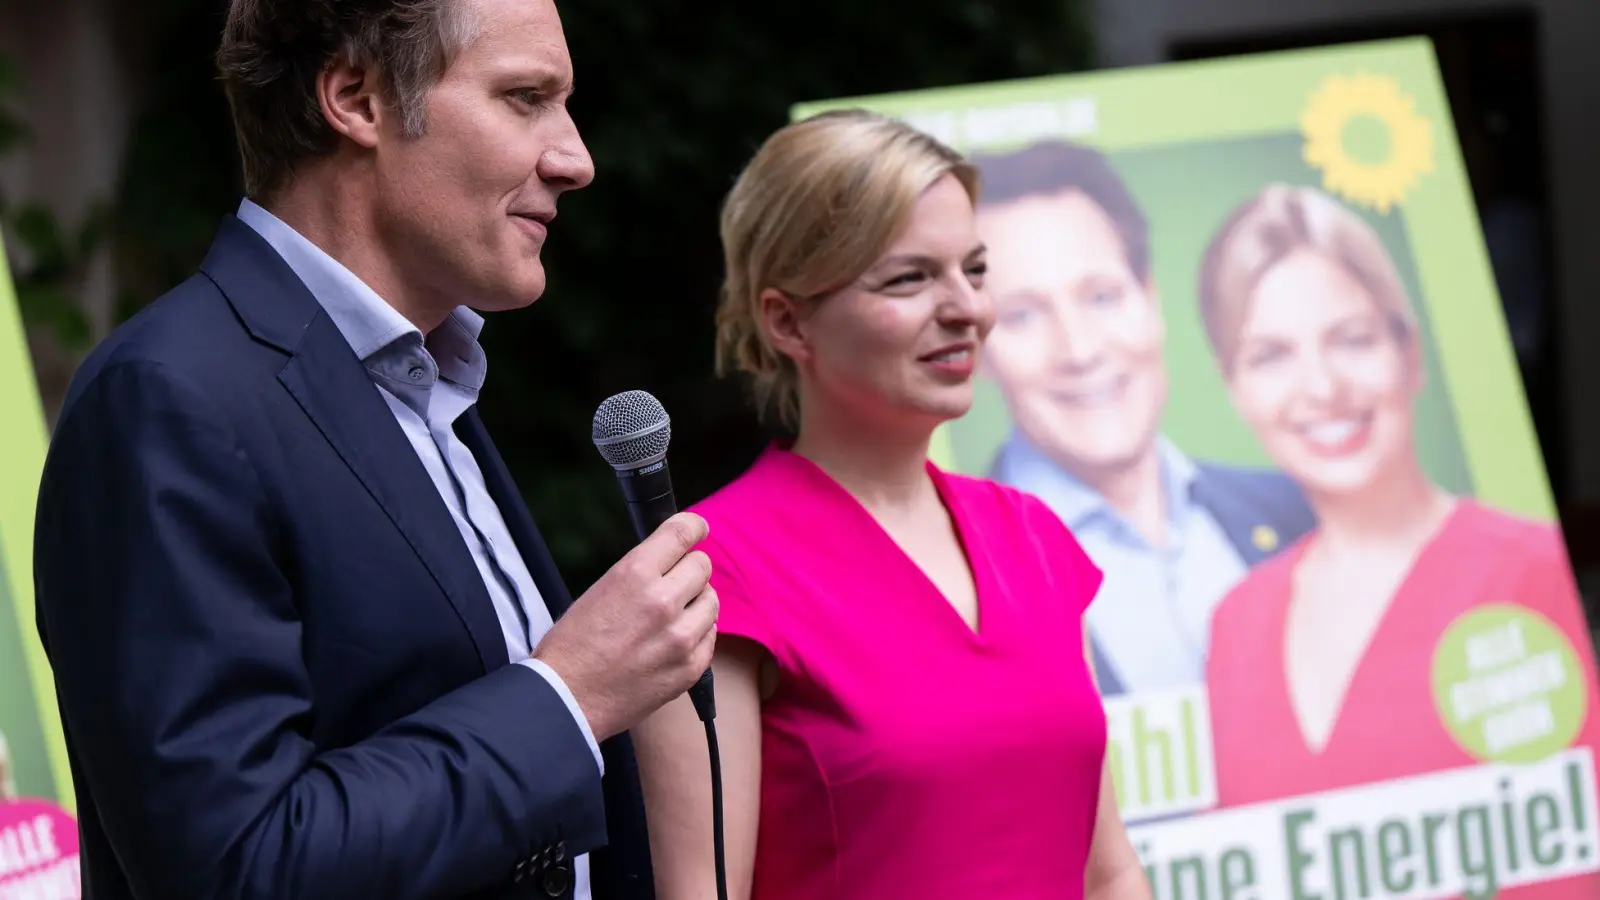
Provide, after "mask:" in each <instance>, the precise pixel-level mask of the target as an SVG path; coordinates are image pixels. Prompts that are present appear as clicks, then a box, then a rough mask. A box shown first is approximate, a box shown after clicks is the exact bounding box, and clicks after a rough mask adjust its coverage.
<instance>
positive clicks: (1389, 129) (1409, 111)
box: [1300, 73, 1434, 213]
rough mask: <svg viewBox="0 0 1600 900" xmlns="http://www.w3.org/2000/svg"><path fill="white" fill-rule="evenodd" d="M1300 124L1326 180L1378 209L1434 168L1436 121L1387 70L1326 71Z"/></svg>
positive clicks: (1310, 158)
mask: <svg viewBox="0 0 1600 900" xmlns="http://www.w3.org/2000/svg"><path fill="white" fill-rule="evenodd" d="M1300 132H1301V134H1303V135H1304V136H1305V149H1304V151H1303V155H1304V157H1305V161H1306V163H1307V164H1308V165H1310V166H1312V167H1313V168H1317V169H1321V170H1322V186H1323V188H1325V189H1326V190H1328V191H1331V192H1333V193H1336V194H1339V195H1341V196H1343V197H1344V198H1345V199H1347V200H1350V201H1351V202H1354V203H1359V204H1362V205H1365V206H1370V207H1374V208H1376V209H1377V211H1378V212H1380V213H1387V212H1388V211H1389V208H1390V207H1392V206H1394V205H1395V204H1397V203H1399V202H1400V201H1401V200H1403V199H1405V195H1406V192H1407V191H1409V190H1411V189H1412V188H1414V187H1416V185H1417V182H1418V181H1419V180H1421V178H1422V176H1423V175H1426V174H1428V173H1430V172H1432V171H1433V151H1434V144H1433V127H1432V125H1431V124H1430V123H1429V122H1428V120H1427V119H1425V118H1423V117H1422V115H1420V114H1419V113H1418V112H1417V109H1416V103H1415V101H1413V100H1412V98H1411V97H1409V96H1407V95H1406V94H1405V93H1404V92H1402V91H1401V90H1400V85H1399V84H1398V83H1396V82H1395V80H1394V79H1393V78H1391V77H1388V76H1385V75H1371V74H1366V73H1359V74H1356V75H1332V76H1329V77H1328V78H1327V79H1326V80H1324V81H1323V82H1322V84H1321V85H1320V86H1319V87H1318V88H1317V91H1316V93H1314V94H1312V95H1311V100H1310V102H1309V103H1307V104H1306V109H1305V112H1304V113H1302V114H1301V116H1300Z"/></svg>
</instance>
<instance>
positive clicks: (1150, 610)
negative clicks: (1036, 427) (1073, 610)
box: [1003, 437, 1247, 693]
mask: <svg viewBox="0 0 1600 900" xmlns="http://www.w3.org/2000/svg"><path fill="white" fill-rule="evenodd" d="M1157 452H1158V455H1159V460H1160V469H1161V485H1162V491H1163V492H1164V494H1165V499H1166V512H1167V521H1166V534H1165V539H1164V541H1163V542H1162V546H1160V547H1157V546H1154V545H1152V544H1151V543H1150V541H1149V540H1147V539H1146V538H1145V537H1144V536H1143V535H1142V534H1140V533H1139V531H1138V529H1136V528H1134V526H1133V525H1132V523H1130V522H1129V521H1128V519H1127V518H1126V517H1124V516H1123V515H1122V514H1121V513H1120V512H1118V511H1117V510H1116V509H1114V508H1113V507H1112V506H1111V504H1110V503H1109V502H1107V500H1106V499H1105V498H1104V497H1103V496H1101V495H1100V494H1099V492H1097V491H1096V490H1094V489H1093V488H1091V487H1089V486H1088V485H1087V484H1085V483H1084V482H1083V481H1081V480H1079V479H1078V478H1076V477H1074V476H1073V475H1072V474H1070V473H1069V472H1067V471H1066V470H1065V469H1063V468H1061V467H1060V466H1058V465H1056V464H1055V463H1054V462H1053V461H1051V460H1050V459H1048V458H1047V457H1046V456H1045V455H1044V454H1043V453H1042V452H1041V451H1040V450H1038V449H1037V448H1036V447H1034V446H1032V445H1031V444H1030V443H1029V442H1027V441H1026V440H1024V439H1022V438H1021V437H1013V438H1012V439H1011V440H1010V441H1009V442H1008V443H1007V445H1006V447H1005V449H1004V451H1003V459H1004V461H1005V462H1004V475H1003V480H1004V481H1005V482H1006V483H1007V484H1010V485H1012V486H1013V487H1016V488H1018V489H1019V490H1023V491H1026V492H1028V493H1030V494H1033V495H1034V496H1036V497H1038V498H1039V499H1040V500H1042V501H1044V503H1045V505H1047V506H1049V507H1050V508H1051V510H1053V511H1054V512H1055V513H1056V515H1058V516H1060V517H1061V520H1062V521H1063V522H1065V523H1066V524H1067V527H1069V528H1071V529H1072V533H1073V535H1074V536H1076V537H1077V539H1078V542H1079V543H1080V544H1082V545H1083V548H1084V550H1085V551H1086V552H1087V553H1088V554H1089V557H1090V558H1091V559H1093V560H1094V562H1095V564H1096V565H1098V566H1099V567H1100V568H1101V569H1102V570H1103V571H1104V572H1105V582H1104V584H1103V585H1102V587H1101V589H1100V595H1099V597H1098V598H1096V599H1095V601H1094V602H1093V603H1092V604H1091V605H1090V606H1089V611H1088V613H1087V619H1088V624H1089V630H1090V633H1091V635H1092V637H1093V638H1094V641H1095V643H1096V644H1097V645H1098V648H1099V650H1100V653H1101V654H1102V657H1103V659H1104V661H1105V662H1107V663H1109V665H1110V666H1111V668H1112V669H1113V670H1114V672H1115V674H1116V676H1117V678H1118V680H1119V681H1120V683H1121V686H1122V689H1123V691H1125V692H1128V693H1135V692H1139V691H1148V690H1162V689H1167V688H1175V687H1186V686H1191V685H1197V684H1203V683H1204V681H1205V666H1206V652H1207V648H1208V644H1209V635H1210V625H1211V613H1212V611H1213V610H1214V609H1215V608H1216V606H1217V604H1218V603H1220V602H1221V601H1222V598H1223V597H1224V596H1225V595H1226V594H1227V592H1228V590H1229V589H1230V588H1232V587H1233V586H1234V584H1235V583H1237V582H1238V581H1239V579H1240V578H1241V577H1243V575H1244V573H1245V571H1246V568H1247V567H1246V565H1245V562H1244V560H1243V559H1242V558H1241V557H1240V555H1239V553H1238V551H1237V550H1236V549H1235V548H1234V545H1233V543H1232V542H1231V541H1229V539H1228V536H1227V534H1226V533H1225V532H1224V531H1223V529H1222V526H1221V525H1220V524H1219V523H1218V522H1217V520H1216V519H1215V518H1214V517H1213V516H1212V515H1211V513H1210V512H1209V511H1208V510H1207V509H1206V508H1205V507H1203V506H1201V505H1200V504H1198V503H1196V502H1195V501H1194V499H1193V496H1192V493H1191V491H1192V488H1193V486H1194V483H1195V479H1196V477H1197V475H1198V469H1197V467H1196V466H1195V464H1194V462H1193V461H1192V460H1190V459H1189V458H1188V457H1187V456H1185V455H1184V454H1183V453H1182V452H1181V451H1179V450H1178V448H1177V447H1175V446H1173V445H1172V444H1171V442H1169V441H1167V440H1166V439H1165V438H1162V439H1160V440H1159V442H1158V445H1157Z"/></svg>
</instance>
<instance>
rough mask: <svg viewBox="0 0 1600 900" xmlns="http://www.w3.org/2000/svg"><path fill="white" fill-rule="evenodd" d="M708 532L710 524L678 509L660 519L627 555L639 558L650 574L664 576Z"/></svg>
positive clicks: (703, 538) (704, 537) (709, 531)
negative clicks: (660, 521)
mask: <svg viewBox="0 0 1600 900" xmlns="http://www.w3.org/2000/svg"><path fill="white" fill-rule="evenodd" d="M710 533H711V526H710V525H708V524H707V523H706V520H705V519H702V518H700V517H699V516H697V515H695V514H694V513H691V512H681V513H678V514H677V515H675V516H673V517H672V518H670V519H668V520H666V521H665V522H662V523H661V527H660V528H657V529H656V530H655V531H654V532H652V533H651V534H650V536H649V537H647V538H645V539H644V541H643V542H641V543H640V544H639V546H637V547H635V548H634V549H633V552H632V553H631V554H630V555H633V556H638V557H640V559H639V561H640V562H641V563H643V564H644V565H646V566H647V567H648V568H649V570H650V571H651V572H653V573H654V574H657V575H665V574H667V573H668V572H669V571H671V570H672V567H673V566H674V565H676V564H677V562H678V560H680V559H683V558H684V556H686V555H687V554H688V553H689V551H691V550H693V549H694V548H695V546H696V545H698V544H699V543H700V542H701V541H703V540H705V539H706V535H708V534H710Z"/></svg>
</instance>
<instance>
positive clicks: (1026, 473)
mask: <svg viewBox="0 0 1600 900" xmlns="http://www.w3.org/2000/svg"><path fill="white" fill-rule="evenodd" d="M976 162H977V164H978V166H979V168H980V169H981V170H982V172H983V180H984V190H983V196H982V199H981V204H980V207H979V211H978V227H979V231H980V232H981V233H982V235H983V239H984V243H985V244H986V245H987V246H988V248H989V271H988V276H987V279H988V280H987V285H988V287H989V288H990V290H991V291H992V293H993V296H994V298H995V303H996V305H997V311H996V321H995V327H994V329H993V330H992V331H991V332H990V334H989V338H988V341H987V344H986V346H985V348H984V356H983V367H984V370H985V372H986V373H987V374H988V375H989V376H991V377H992V378H993V379H994V381H995V382H996V383H997V384H998V385H999V387H1000V390H1001V393H1002V394H1003V395H1004V396H1005V400H1006V404H1007V406H1008V408H1009V410H1010V414H1011V419H1012V421H1013V423H1014V425H1015V430H1014V433H1013V434H1012V435H1011V436H1010V438H1009V439H1008V440H1007V441H1006V443H1005V444H1004V445H1003V446H1002V447H1001V450H1000V452H999V454H998V455H997V456H996V458H995V460H994V464H993V467H992V470H991V473H990V474H991V475H992V476H993V477H994V478H996V480H999V481H1003V482H1005V483H1008V484H1011V485H1014V486H1016V487H1018V488H1021V489H1022V490H1025V491H1028V492H1030V493H1033V494H1036V495H1037V496H1038V497H1039V498H1040V499H1042V500H1044V501H1045V503H1047V504H1048V505H1049V506H1050V507H1051V508H1052V509H1054V510H1055V512H1056V513H1057V514H1058V515H1060V516H1061V517H1062V519H1063V520H1064V521H1065V522H1066V523H1067V524H1068V526H1070V527H1071V528H1072V530H1073V533H1074V534H1075V535H1076V536H1077V537H1078V540H1079V541H1080V542H1082V543H1083V545H1084V548H1085V550H1087V551H1088V553H1089V555H1090V556H1091V557H1092V558H1093V559H1094V560H1095V562H1096V563H1097V564H1098V565H1099V566H1100V567H1101V569H1103V570H1104V571H1105V584H1104V586H1103V587H1102V589H1101V596H1100V598H1099V599H1097V600H1096V601H1095V603H1094V604H1093V605H1091V606H1090V608H1089V612H1088V627H1089V635H1090V643H1091V650H1092V653H1093V659H1094V661H1095V669H1096V676H1097V678H1098V680H1099V684H1100V688H1101V691H1102V693H1104V694H1106V695H1108V696H1110V695H1116V694H1122V693H1130V692H1140V691H1149V690H1163V689H1170V688H1181V687H1193V686H1197V685H1200V684H1202V683H1203V682H1204V678H1205V661H1206V653H1207V650H1208V645H1209V635H1210V620H1211V612H1212V610H1213V609H1214V608H1215V607H1216V604H1217V603H1218V602H1219V601H1220V600H1221V599H1222V597H1223V596H1224V595H1225V594H1226V593H1227V591H1228V589H1229V588H1231V587H1232V586H1233V585H1234V584H1235V583H1237V581H1238V580H1239V579H1240V578H1241V577H1242V576H1243V575H1244V573H1245V572H1246V571H1247V570H1248V569H1249V567H1251V566H1253V565H1255V564H1256V563H1258V562H1260V561H1262V560H1263V559H1266V558H1267V557H1268V556H1270V555H1272V554H1273V553H1274V552H1276V551H1277V550H1278V549H1280V548H1281V547H1283V546H1285V545H1287V544H1289V543H1291V542H1293V541H1295V540H1297V539H1298V538H1299V537H1300V536H1301V535H1302V534H1304V533H1305V532H1306V531H1308V530H1309V529H1310V528H1311V526H1312V524H1313V518H1312V514H1311V510H1310V508H1309V506H1307V504H1306V502H1305V498H1304V496H1303V495H1302V494H1301V492H1300V489H1299V487H1298V486H1296V485H1295V484H1294V483H1293V482H1292V481H1290V480H1289V479H1288V478H1287V477H1285V476H1284V475H1282V474H1281V473H1279V472H1275V471H1261V470H1252V469H1245V468H1238V467H1232V466H1222V465H1216V464H1211V463H1202V462H1197V461H1195V460H1192V459H1190V458H1189V457H1188V456H1187V455H1186V454H1184V452H1183V451H1182V450H1180V449H1179V448H1178V447H1177V446H1175V445H1174V444H1173V443H1172V442H1171V441H1169V440H1167V439H1166V438H1164V437H1163V436H1162V435H1161V416H1162V412H1163V411H1164V409H1165V406H1166V400H1167V369H1166V357H1165V338H1166V323H1165V321H1164V319H1163V317H1162V312H1161V305H1160V301H1159V298H1158V296H1157V292H1156V289H1155V284H1154V282H1153V280H1152V279H1151V277H1150V243H1149V229H1148V225H1147V224H1146V221H1145V218H1144V214H1143V213H1142V212H1141V211H1140V209H1139V206H1138V203H1137V202H1136V201H1135V200H1134V198H1133V196H1132V194H1131V193H1130V192H1129V191H1128V189H1127V186H1126V185H1125V184H1124V183H1123V181H1122V179H1121V178H1120V177H1119V176H1118V175H1117V173H1116V171H1115V170H1114V169H1113V168H1112V167H1111V165H1110V163H1109V162H1108V161H1107V160H1106V159H1105V157H1103V156H1102V155H1101V154H1099V153H1097V152H1096V151H1094V150H1092V149H1089V148H1087V147H1081V146H1077V145H1074V144H1070V143H1066V142H1060V141H1046V142H1041V143H1038V144H1035V145H1033V146H1030V147H1026V148H1023V149H1021V150H1018V151H1015V152H1013V153H1007V154H1004V155H999V156H992V157H982V158H979V159H977V160H976Z"/></svg>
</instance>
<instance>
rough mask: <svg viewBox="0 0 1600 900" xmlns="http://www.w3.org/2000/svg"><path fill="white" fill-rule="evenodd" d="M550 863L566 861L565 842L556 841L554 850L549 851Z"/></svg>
mask: <svg viewBox="0 0 1600 900" xmlns="http://www.w3.org/2000/svg"><path fill="white" fill-rule="evenodd" d="M550 861H551V862H558V863H561V862H566V861H567V842H566V841H556V846H555V849H554V850H552V851H550Z"/></svg>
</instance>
